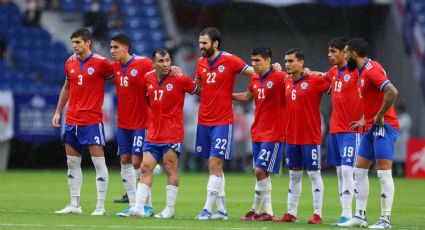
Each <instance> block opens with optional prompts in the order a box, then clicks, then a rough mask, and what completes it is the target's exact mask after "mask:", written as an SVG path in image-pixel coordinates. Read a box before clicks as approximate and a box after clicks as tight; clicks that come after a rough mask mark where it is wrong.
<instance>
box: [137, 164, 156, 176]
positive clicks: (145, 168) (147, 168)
mask: <svg viewBox="0 0 425 230" xmlns="http://www.w3.org/2000/svg"><path fill="white" fill-rule="evenodd" d="M154 167H155V164H152V163H145V162H143V163H142V165H141V167H140V169H141V171H142V174H151V173H152V172H153V168H154Z"/></svg>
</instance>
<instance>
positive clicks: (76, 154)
mask: <svg viewBox="0 0 425 230" xmlns="http://www.w3.org/2000/svg"><path fill="white" fill-rule="evenodd" d="M71 40H72V44H73V48H74V52H75V55H73V56H72V57H71V58H70V59H68V60H67V62H66V66H65V72H66V80H65V84H64V87H63V89H62V91H61V94H60V98H59V102H58V106H57V110H56V112H55V115H54V117H53V119H52V123H53V125H54V126H55V127H59V119H60V114H61V112H62V110H63V108H64V106H65V104H66V103H67V102H68V109H67V113H66V122H65V123H66V125H65V132H64V134H63V142H64V144H65V150H66V154H67V165H68V184H69V188H70V193H71V202H70V204H69V205H67V206H66V207H65V208H64V209H62V210H59V211H57V212H56V213H81V212H82V209H81V206H80V189H81V182H82V171H81V167H80V164H81V152H82V150H83V148H84V147H88V149H89V152H90V154H91V157H92V161H93V164H94V166H95V168H96V186H97V193H98V202H97V205H96V208H95V210H94V212H93V213H92V215H104V214H105V208H104V201H105V196H106V190H107V185H108V171H107V168H106V165H105V159H104V152H103V145H104V144H105V140H104V133H103V125H102V113H101V105H102V103H103V94H104V82H105V80H106V79H111V78H113V77H114V76H115V84H116V91H117V97H118V122H117V123H118V125H117V126H118V128H117V143H118V147H119V148H118V149H119V150H118V153H119V154H120V161H121V176H122V181H123V184H124V187H125V189H126V192H127V195H128V198H129V203H130V206H129V208H127V209H126V210H124V211H123V212H121V213H117V214H118V215H120V216H144V217H145V216H151V215H152V213H153V210H152V203H151V202H152V201H151V198H150V197H151V195H150V193H151V186H152V176H153V170H154V168H155V166H156V164H157V163H158V162H160V161H162V162H163V165H164V169H165V170H166V172H167V186H166V193H167V199H166V207H165V208H164V209H163V210H162V211H161V212H160V213H158V214H156V215H155V217H157V218H172V217H173V216H174V205H175V202H176V197H177V193H178V185H179V178H178V173H177V164H178V159H179V155H180V154H181V153H182V142H183V136H184V135H183V103H184V96H185V93H190V94H197V95H198V96H200V98H201V100H200V106H199V117H198V127H197V135H196V146H195V153H196V155H197V156H198V157H204V158H206V159H208V169H209V173H210V176H209V180H208V184H207V196H206V202H205V206H204V208H203V209H202V211H201V213H200V214H199V215H198V216H196V217H195V219H198V220H210V219H228V214H227V210H226V205H225V177H224V173H223V170H222V166H223V161H224V160H231V158H232V133H233V130H232V128H233V127H232V124H233V111H232V100H235V101H242V102H248V101H251V100H252V99H254V101H255V115H254V116H255V120H254V122H253V124H252V127H251V135H252V150H253V168H254V171H255V175H256V179H257V181H256V184H255V195H254V203H253V206H252V209H251V211H249V212H248V213H247V214H246V215H245V216H243V217H241V220H246V221H251V220H252V221H271V220H274V221H276V222H295V221H297V207H298V201H299V198H300V194H301V190H302V189H301V183H302V181H301V180H302V174H303V170H306V171H307V173H308V175H309V178H310V181H311V184H312V193H313V207H314V211H313V216H312V218H310V219H309V220H308V223H311V224H321V223H322V201H323V192H324V186H323V181H322V178H321V174H320V169H321V151H320V145H321V139H322V136H321V135H322V133H321V129H320V127H321V123H320V112H319V107H320V101H321V98H322V95H323V94H325V93H331V94H332V103H333V112H332V116H331V122H330V123H331V127H330V135H329V139H328V163H330V164H332V165H335V166H336V168H337V175H338V189H339V193H340V201H341V206H342V210H343V211H342V213H341V216H340V218H338V220H337V223H336V225H338V226H362V227H365V226H367V225H368V224H367V221H366V216H365V214H366V204H367V197H368V193H369V182H368V176H367V175H368V170H369V168H370V166H371V164H372V163H373V161H376V165H377V169H378V177H379V180H380V183H381V217H380V218H379V220H378V221H377V223H376V224H374V225H371V226H370V227H372V228H389V227H391V224H390V213H391V207H392V202H393V197H394V183H393V179H392V174H391V166H392V155H393V146H394V142H395V139H396V138H397V136H398V130H399V125H398V121H397V118H396V116H395V111H394V108H393V103H394V101H395V98H396V96H397V94H398V92H397V90H396V88H395V87H394V86H393V85H392V84H391V83H390V82H389V80H388V78H387V76H386V73H385V71H384V70H383V68H382V67H381V65H380V64H379V63H377V62H376V61H372V60H370V59H369V58H368V44H367V43H366V41H365V40H364V39H361V38H355V39H352V40H350V41H349V42H347V41H346V40H345V39H343V38H336V39H333V40H332V41H330V42H329V44H328V51H329V52H328V58H329V61H330V62H331V64H332V65H333V66H332V67H331V68H330V69H329V71H328V72H326V73H320V72H315V71H310V70H305V71H304V66H303V65H304V54H303V52H302V50H299V49H291V50H288V51H287V52H286V54H285V59H284V62H285V69H286V72H283V71H280V66H279V65H278V64H277V65H275V66H274V68H272V66H273V65H272V64H271V59H272V51H271V50H270V49H269V48H268V47H264V46H259V47H256V48H255V49H253V51H252V54H251V62H252V67H251V66H248V65H247V64H246V63H245V62H244V61H242V60H241V59H240V58H239V57H237V56H235V55H232V54H229V53H227V52H224V51H220V45H221V34H220V32H219V31H218V30H217V29H216V28H213V27H208V28H205V29H204V30H203V31H202V32H201V33H200V36H199V48H200V51H201V58H200V59H199V61H198V65H197V67H196V77H195V81H191V80H190V78H189V77H188V76H186V75H184V74H182V73H181V71H180V69H179V68H178V67H174V66H171V58H170V55H169V54H168V52H167V50H164V49H157V50H155V51H154V53H153V55H152V58H153V62H152V60H150V59H149V58H146V57H140V56H136V55H130V53H129V50H131V42H130V39H129V38H128V36H126V35H125V34H117V35H116V36H114V37H113V38H112V41H111V47H110V51H111V55H112V58H113V59H114V62H113V63H112V64H110V62H109V61H108V60H107V59H105V58H104V57H101V56H99V55H97V54H94V53H92V52H91V50H90V46H91V43H92V38H91V34H90V32H89V31H88V30H86V29H79V30H77V31H75V32H74V33H73V34H72V35H71ZM239 73H242V74H244V75H246V76H248V77H250V79H251V80H250V83H249V86H248V90H247V91H246V92H242V93H233V88H234V82H235V78H236V76H237V74H239ZM201 91H202V92H201ZM145 96H147V99H146V97H145ZM284 148H285V152H286V159H285V161H286V167H288V168H289V175H290V182H289V192H288V202H287V205H288V212H287V213H285V214H284V215H283V216H282V217H281V218H275V217H274V214H273V211H272V205H271V204H272V202H271V189H272V186H271V181H270V177H269V174H270V173H279V168H280V164H281V161H282V158H283V149H284ZM142 156H143V157H142ZM142 159H143V160H142ZM353 175H354V177H355V180H353ZM136 177H137V178H139V183H138V186H137V189H136ZM354 194H355V195H356V211H355V215H354V217H353V216H352V210H351V203H352V199H353V195H354ZM214 203H216V206H217V211H216V212H215V213H213V212H212V208H213V205H214Z"/></svg>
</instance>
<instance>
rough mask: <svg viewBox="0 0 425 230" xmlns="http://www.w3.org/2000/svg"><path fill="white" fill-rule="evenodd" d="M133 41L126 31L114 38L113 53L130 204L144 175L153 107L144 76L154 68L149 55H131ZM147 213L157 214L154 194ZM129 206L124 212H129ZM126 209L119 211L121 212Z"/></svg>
mask: <svg viewBox="0 0 425 230" xmlns="http://www.w3.org/2000/svg"><path fill="white" fill-rule="evenodd" d="M130 50H131V41H130V38H129V37H128V36H127V35H125V34H122V33H120V34H117V35H115V36H113V37H112V39H111V47H110V51H111V56H112V59H113V60H114V62H113V63H112V67H113V68H114V75H115V85H116V92H117V98H118V115H117V120H118V121H117V143H118V154H119V155H120V162H121V178H122V182H123V184H124V188H125V190H126V192H127V196H128V199H129V204H130V207H133V206H134V205H135V203H136V177H137V178H140V164H141V163H142V148H143V143H144V141H145V136H146V131H147V129H148V125H149V112H150V111H149V108H148V104H147V101H146V91H145V88H144V82H145V81H144V77H145V74H146V73H147V72H150V71H152V70H153V65H152V61H151V60H150V59H149V58H147V57H140V56H136V55H134V54H133V55H130V53H129V52H130ZM147 199H148V201H147V202H146V206H145V213H146V215H148V216H152V215H153V210H152V202H151V199H150V194H149V195H148V198H147ZM128 209H129V208H127V209H126V210H125V211H124V212H127V211H128ZM120 214H122V213H118V215H120Z"/></svg>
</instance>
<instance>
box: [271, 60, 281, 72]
mask: <svg viewBox="0 0 425 230" xmlns="http://www.w3.org/2000/svg"><path fill="white" fill-rule="evenodd" d="M272 68H273V71H275V72H278V71H282V66H281V65H280V64H279V62H276V63H273V64H272Z"/></svg>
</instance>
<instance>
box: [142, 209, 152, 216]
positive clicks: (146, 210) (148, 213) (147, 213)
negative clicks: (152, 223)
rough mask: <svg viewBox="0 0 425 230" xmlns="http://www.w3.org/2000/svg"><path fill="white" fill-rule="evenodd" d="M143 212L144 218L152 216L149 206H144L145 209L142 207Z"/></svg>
mask: <svg viewBox="0 0 425 230" xmlns="http://www.w3.org/2000/svg"><path fill="white" fill-rule="evenodd" d="M143 210H144V212H145V217H152V216H153V208H152V207H151V206H145V207H143Z"/></svg>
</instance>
